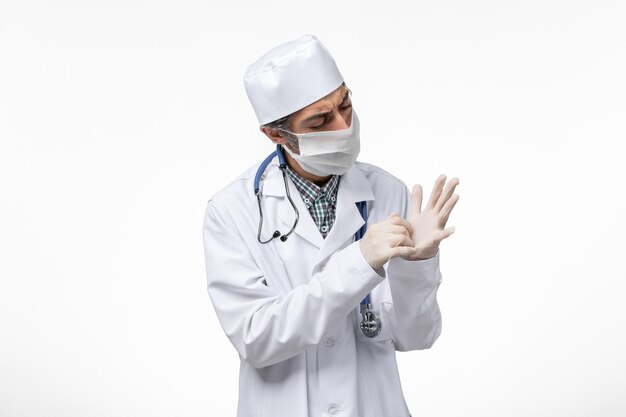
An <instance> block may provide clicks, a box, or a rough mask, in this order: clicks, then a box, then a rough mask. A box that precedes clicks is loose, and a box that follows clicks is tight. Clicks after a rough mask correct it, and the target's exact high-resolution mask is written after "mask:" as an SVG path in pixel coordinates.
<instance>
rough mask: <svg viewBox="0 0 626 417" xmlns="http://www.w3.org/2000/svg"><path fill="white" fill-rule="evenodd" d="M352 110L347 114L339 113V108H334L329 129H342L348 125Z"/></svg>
mask: <svg viewBox="0 0 626 417" xmlns="http://www.w3.org/2000/svg"><path fill="white" fill-rule="evenodd" d="M351 117H352V112H349V113H347V114H341V112H340V111H339V110H335V111H334V114H333V121H332V123H331V124H330V126H328V127H329V130H343V129H347V128H349V127H350V121H351Z"/></svg>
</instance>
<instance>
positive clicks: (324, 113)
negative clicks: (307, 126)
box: [301, 111, 332, 123]
mask: <svg viewBox="0 0 626 417" xmlns="http://www.w3.org/2000/svg"><path fill="white" fill-rule="evenodd" d="M331 113H332V112H331V111H324V112H321V113H317V114H314V115H313V116H309V117H307V118H306V119H304V120H303V121H302V122H301V123H307V122H310V121H313V120H314V119H317V118H319V117H326V116H327V115H329V114H331Z"/></svg>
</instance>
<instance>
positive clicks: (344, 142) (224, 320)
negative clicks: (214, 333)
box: [203, 35, 459, 417]
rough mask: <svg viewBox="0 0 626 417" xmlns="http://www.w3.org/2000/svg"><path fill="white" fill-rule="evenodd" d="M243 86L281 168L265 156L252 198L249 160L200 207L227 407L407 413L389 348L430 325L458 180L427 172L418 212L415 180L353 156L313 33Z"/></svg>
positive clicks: (334, 74)
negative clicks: (230, 350) (235, 372)
mask: <svg viewBox="0 0 626 417" xmlns="http://www.w3.org/2000/svg"><path fill="white" fill-rule="evenodd" d="M244 84H245V87H246V92H247V94H248V97H249V99H250V101H251V103H252V106H253V109H254V111H255V114H256V116H257V119H258V121H259V125H260V130H261V131H262V132H263V133H264V134H265V135H266V136H267V137H268V138H269V139H270V140H271V141H272V142H273V143H274V144H277V145H281V146H280V148H282V149H283V150H284V151H285V152H284V158H285V161H286V164H287V166H286V167H285V170H284V171H282V170H281V169H280V167H279V166H278V165H279V159H278V155H275V156H274V157H273V158H271V163H270V164H269V165H267V167H266V168H265V169H261V170H260V171H262V172H259V176H260V179H259V185H258V188H260V192H259V198H258V199H257V196H256V195H255V189H256V188H257V186H256V185H255V176H256V174H257V171H259V167H260V166H261V164H260V163H258V164H255V165H254V166H252V167H250V168H248V169H247V170H246V171H245V172H243V173H242V174H241V175H240V176H239V177H238V178H236V179H235V180H234V181H233V182H231V183H230V184H229V185H228V186H227V187H225V188H224V189H223V190H221V191H220V192H218V193H217V194H216V195H214V196H213V198H212V199H211V200H209V203H208V205H207V209H206V215H205V220H204V234H203V236H204V246H205V256H206V271H207V281H208V293H209V295H210V298H211V301H212V303H213V306H214V308H215V311H216V313H217V316H218V319H219V321H220V324H221V325H222V327H223V329H224V332H225V333H226V335H227V336H228V338H229V339H230V341H231V343H232V344H233V346H234V347H235V349H236V350H237V352H238V353H239V356H240V359H241V365H240V373H239V388H240V389H239V406H238V414H237V415H238V417H252V416H254V417H307V416H308V417H314V416H315V417H322V416H323V417H328V416H346V417H408V416H409V415H410V413H409V410H408V409H407V406H406V403H405V400H404V397H403V393H402V389H401V385H400V379H399V376H398V368H397V365H396V358H395V351H396V350H397V351H408V350H416V349H427V348H430V347H431V346H432V345H433V343H434V342H435V340H436V339H437V338H438V336H439V334H440V332H441V316H440V312H439V307H438V304H437V300H436V294H437V289H438V287H439V284H440V282H441V273H440V270H439V256H440V255H439V244H440V242H441V240H443V239H444V238H446V237H448V236H450V235H451V234H452V233H453V231H454V228H447V229H444V227H445V224H446V222H447V220H448V217H449V215H450V212H451V210H452V208H453V207H454V205H455V204H456V202H457V201H458V196H457V195H456V194H453V192H454V189H455V187H456V186H457V185H458V182H459V181H458V179H457V178H453V179H452V180H451V181H450V182H449V183H448V184H447V185H446V186H445V188H444V185H445V182H446V178H445V176H443V175H441V176H440V177H439V178H438V179H437V181H436V182H435V186H434V188H433V191H432V194H431V196H430V199H429V201H428V203H427V205H426V207H425V208H424V210H422V189H421V186H420V185H415V186H414V187H413V191H412V193H411V192H410V191H409V190H408V188H407V187H406V185H404V183H403V182H402V181H400V180H399V179H397V178H396V177H394V176H393V175H391V174H389V173H388V172H386V171H384V170H383V169H381V168H378V167H376V166H374V165H371V164H367V163H364V162H358V161H356V158H357V155H358V153H359V150H360V139H359V124H358V117H357V115H356V112H355V110H354V109H353V107H352V99H351V94H350V90H348V88H347V86H346V84H345V82H344V80H343V77H342V76H341V73H340V72H339V70H338V68H337V66H336V64H335V61H334V59H333V58H332V57H331V55H330V53H329V52H328V50H327V49H326V48H325V47H324V46H323V45H322V44H321V43H320V42H319V40H318V39H317V38H316V37H314V36H311V35H305V36H303V37H301V38H300V39H297V40H294V41H291V42H287V43H284V44H282V45H279V46H277V47H275V48H273V49H272V50H270V51H269V52H267V53H266V54H265V55H263V56H262V57H261V58H259V60H257V61H256V62H255V63H254V64H252V65H250V66H249V67H248V69H247V70H246V74H245V76H244ZM383 140H386V139H383ZM278 150H280V149H278ZM292 197H293V198H292ZM360 202H365V203H366V208H367V213H365V212H363V211H361V210H360V209H359V207H361V209H362V208H363V207H364V206H363V205H362V204H361V205H360V206H357V204H358V203H360ZM259 210H262V216H261V213H260V211H259ZM296 210H297V212H296ZM363 216H365V217H366V219H367V228H366V232H365V234H364V235H363V236H362V238H361V239H360V240H358V241H357V240H356V239H357V237H358V236H357V235H356V233H357V232H358V231H359V230H362V229H361V228H362V226H363V224H364V223H365V222H364V220H363ZM294 224H295V225H296V226H295V228H293V226H294ZM290 228H291V229H292V230H293V232H291V231H290ZM277 237H280V239H278V238H277ZM262 242H265V243H262ZM368 294H369V296H370V300H369V303H370V305H369V307H370V310H367V309H365V310H364V311H366V312H367V311H371V312H372V313H373V316H367V317H368V319H367V320H364V316H363V313H362V311H361V310H362V308H364V307H362V306H360V304H359V303H361V302H362V300H363V299H364V298H365V297H366V296H367V295H368ZM363 306H367V303H366V304H363ZM376 320H378V321H376ZM363 321H365V322H366V324H364V325H363V328H362V327H361V326H362V325H361V322H363Z"/></svg>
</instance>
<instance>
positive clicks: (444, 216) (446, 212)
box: [439, 194, 459, 226]
mask: <svg viewBox="0 0 626 417" xmlns="http://www.w3.org/2000/svg"><path fill="white" fill-rule="evenodd" d="M457 201H459V195H458V194H453V195H452V197H450V198H449V199H448V201H446V204H444V206H443V208H442V209H441V212H439V216H440V217H439V218H440V219H441V225H442V226H445V224H446V222H447V221H448V217H450V213H451V212H452V209H453V208H454V206H455V205H456V202H457Z"/></svg>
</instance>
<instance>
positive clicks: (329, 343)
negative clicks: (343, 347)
mask: <svg viewBox="0 0 626 417" xmlns="http://www.w3.org/2000/svg"><path fill="white" fill-rule="evenodd" d="M324 344H325V345H326V346H327V347H333V346H335V338H334V337H332V336H331V337H327V338H326V340H324Z"/></svg>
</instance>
